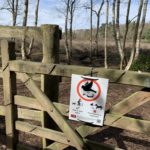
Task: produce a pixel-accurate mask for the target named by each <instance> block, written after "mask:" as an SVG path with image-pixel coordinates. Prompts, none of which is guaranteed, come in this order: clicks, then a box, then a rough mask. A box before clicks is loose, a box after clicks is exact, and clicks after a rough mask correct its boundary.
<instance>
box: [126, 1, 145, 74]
mask: <svg viewBox="0 0 150 150" xmlns="http://www.w3.org/2000/svg"><path fill="white" fill-rule="evenodd" d="M142 7H143V0H140V5H139V8H138V15H137V21H136V25H135V28H134V35H133V42H132V50H131V54H130V59H129V61H128V64H127V66H126V68H125V71H127V70H129V69H130V67H131V65H132V62H133V60H134V57H135V51H136V41H137V35H138V29H139V22H140V18H141V13H142Z"/></svg>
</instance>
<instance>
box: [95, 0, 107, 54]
mask: <svg viewBox="0 0 150 150" xmlns="http://www.w3.org/2000/svg"><path fill="white" fill-rule="evenodd" d="M106 1H107V0H106ZM103 5H104V0H101V1H100V5H99V8H98V11H96V10H94V9H93V12H95V14H96V17H97V24H96V34H95V43H96V51H95V54H96V56H97V55H98V40H99V26H100V15H101V11H102V8H103Z"/></svg>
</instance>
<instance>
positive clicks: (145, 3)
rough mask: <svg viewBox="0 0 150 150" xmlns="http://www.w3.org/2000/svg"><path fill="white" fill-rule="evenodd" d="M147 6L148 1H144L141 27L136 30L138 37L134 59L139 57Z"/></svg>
mask: <svg viewBox="0 0 150 150" xmlns="http://www.w3.org/2000/svg"><path fill="white" fill-rule="evenodd" d="M147 5H148V0H144V3H143V16H142V20H141V26H140V27H139V30H138V37H137V42H136V53H135V59H137V58H138V56H139V50H140V43H141V36H142V33H143V29H144V26H145V19H146V13H147Z"/></svg>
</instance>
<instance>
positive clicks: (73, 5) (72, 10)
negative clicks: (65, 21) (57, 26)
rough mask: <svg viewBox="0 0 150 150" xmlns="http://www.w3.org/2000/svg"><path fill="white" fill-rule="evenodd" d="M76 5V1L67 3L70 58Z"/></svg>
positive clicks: (71, 0)
mask: <svg viewBox="0 0 150 150" xmlns="http://www.w3.org/2000/svg"><path fill="white" fill-rule="evenodd" d="M77 4H78V0H70V3H69V13H70V35H69V37H70V39H69V41H70V45H69V49H70V55H71V56H72V40H73V35H72V33H73V31H72V26H73V19H74V13H75V10H76V8H77Z"/></svg>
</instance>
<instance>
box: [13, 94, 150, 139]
mask: <svg viewBox="0 0 150 150" xmlns="http://www.w3.org/2000/svg"><path fill="white" fill-rule="evenodd" d="M144 93H145V94H146V93H147V94H148V92H144ZM133 95H134V94H133ZM16 100H17V101H16ZM148 100H149V99H148ZM25 101H26V103H25ZM37 101H38V100H36V99H32V98H27V97H22V96H16V97H15V104H17V105H20V106H25V107H30V108H35V107H32V106H35V105H38V103H37ZM141 101H142V100H141ZM143 101H144V102H146V101H147V100H144V99H143ZM30 104H31V105H30ZM54 105H55V106H56V108H57V109H58V110H59V111H60V112H61V114H62V115H64V116H68V112H69V111H68V110H69V107H68V106H67V105H64V104H60V103H54ZM38 107H39V106H38ZM130 110H131V109H130ZM122 115H123V114H119V112H118V113H114V114H113V113H106V115H105V120H104V125H108V126H112V127H116V128H122V129H126V130H131V131H136V132H139V133H145V134H149V131H148V130H149V128H150V122H149V121H144V120H140V119H134V118H130V117H125V116H122ZM119 120H122V121H119ZM117 122H119V123H117ZM129 122H130V123H129ZM138 123H140V124H141V126H138V127H137V128H135V129H134V127H136V126H137V125H138ZM142 128H143V129H144V130H143V129H142ZM99 130H100V128H99V127H92V126H90V125H82V126H80V127H79V128H78V129H77V131H78V132H79V134H80V135H81V136H82V137H86V136H88V135H91V134H94V133H96V132H98V131H99Z"/></svg>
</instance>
